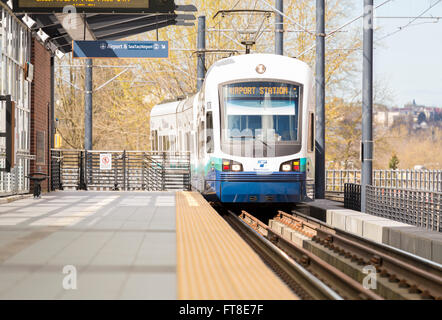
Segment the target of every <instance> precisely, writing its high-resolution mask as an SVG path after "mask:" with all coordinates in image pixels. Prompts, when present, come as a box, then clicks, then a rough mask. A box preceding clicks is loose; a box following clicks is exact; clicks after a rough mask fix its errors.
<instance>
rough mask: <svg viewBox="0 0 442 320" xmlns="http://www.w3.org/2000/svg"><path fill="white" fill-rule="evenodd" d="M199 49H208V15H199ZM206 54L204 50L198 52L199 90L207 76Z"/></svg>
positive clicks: (197, 84)
mask: <svg viewBox="0 0 442 320" xmlns="http://www.w3.org/2000/svg"><path fill="white" fill-rule="evenodd" d="M197 50H198V51H203V50H206V16H199V17H198V39H197ZM205 65H206V54H205V53H204V52H199V53H198V64H197V81H196V89H197V90H198V91H199V90H200V89H201V87H202V86H203V82H204V77H205V76H206V66H205Z"/></svg>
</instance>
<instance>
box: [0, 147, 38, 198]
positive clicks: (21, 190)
mask: <svg viewBox="0 0 442 320" xmlns="http://www.w3.org/2000/svg"><path fill="white" fill-rule="evenodd" d="M5 157H6V155H5V153H4V151H3V150H0V168H4V167H5V162H6V159H5ZM33 158H34V156H32V155H30V154H28V153H26V152H20V151H19V152H17V155H16V163H15V166H14V168H12V170H11V172H9V173H7V172H0V197H5V196H11V195H17V194H25V193H29V186H30V182H29V179H28V178H26V176H27V175H28V174H29V168H30V160H31V159H33Z"/></svg>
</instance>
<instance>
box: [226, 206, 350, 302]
mask: <svg viewBox="0 0 442 320" xmlns="http://www.w3.org/2000/svg"><path fill="white" fill-rule="evenodd" d="M224 218H225V219H226V221H227V222H228V223H229V224H230V225H231V226H232V227H234V229H235V230H236V231H237V232H238V233H239V234H240V235H241V236H242V237H243V238H244V239H245V240H246V241H247V242H248V243H249V244H251V245H252V247H253V248H254V249H255V251H257V253H258V254H259V255H260V256H261V258H263V259H264V260H265V261H266V262H267V263H268V264H269V265H270V267H272V269H273V270H274V271H275V272H276V273H278V274H279V275H280V277H281V278H282V279H283V280H285V282H286V283H287V284H288V285H289V287H290V288H291V289H292V290H293V291H294V292H295V294H297V295H298V296H299V297H300V298H304V299H319V300H342V299H343V298H342V297H341V296H340V295H338V294H337V293H336V292H334V291H333V290H332V289H330V288H329V287H328V286H326V285H325V284H324V283H323V282H322V281H320V280H319V279H318V278H317V277H316V276H314V275H313V274H311V273H310V272H309V271H307V270H306V269H305V268H304V267H303V266H301V265H300V264H298V263H297V262H296V261H294V260H293V259H292V258H291V257H290V256H289V255H287V253H285V252H284V251H283V250H281V249H280V248H278V247H277V246H275V245H274V244H273V243H271V242H270V241H269V240H268V239H266V238H265V237H264V236H263V235H261V234H260V233H258V232H257V231H256V230H254V229H253V228H252V227H251V226H250V225H248V224H247V223H246V222H244V221H243V220H242V219H240V218H239V217H238V216H236V214H235V213H233V212H232V211H230V210H227V215H225V216H224Z"/></svg>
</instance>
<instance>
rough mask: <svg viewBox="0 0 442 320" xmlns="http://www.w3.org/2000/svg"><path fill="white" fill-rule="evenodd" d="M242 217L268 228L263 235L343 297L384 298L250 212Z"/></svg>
mask: <svg viewBox="0 0 442 320" xmlns="http://www.w3.org/2000/svg"><path fill="white" fill-rule="evenodd" d="M240 218H241V219H242V220H244V221H243V222H244V223H246V224H248V225H249V227H251V228H253V229H254V230H255V231H257V232H260V231H261V230H266V231H265V232H262V231H261V232H260V233H261V235H262V236H264V237H266V238H267V239H268V240H270V242H272V243H273V244H274V245H276V246H277V247H278V248H279V249H281V250H282V251H283V252H285V253H286V254H288V255H289V256H290V257H291V258H293V259H295V261H296V262H298V263H300V264H301V265H302V267H304V268H305V269H306V270H308V271H309V272H311V273H312V274H313V275H315V276H316V277H318V278H319V279H320V280H321V281H322V282H323V283H325V284H326V285H327V286H328V287H330V288H331V289H332V290H334V291H335V292H336V293H338V294H339V295H340V296H342V297H343V298H345V299H350V300H360V299H362V300H383V298H382V297H381V296H380V295H377V294H375V293H374V292H372V291H370V290H368V289H365V288H364V287H363V286H362V285H361V284H360V283H359V282H358V281H356V280H354V279H353V278H351V277H350V276H348V275H346V274H345V273H344V272H342V271H340V270H339V269H337V268H335V267H334V266H332V265H331V264H329V263H327V262H326V261H324V260H322V259H321V258H319V257H317V256H316V255H315V254H313V253H312V252H310V251H308V250H306V249H304V248H302V247H298V246H296V245H294V244H293V243H292V242H290V241H288V240H286V239H285V238H284V237H282V236H281V235H279V234H277V233H276V232H274V231H273V230H271V229H270V228H269V227H268V226H267V225H266V224H264V223H263V222H261V221H260V220H259V219H257V218H255V217H254V216H253V215H251V214H250V213H248V212H246V211H242V213H241V215H240ZM302 227H303V228H306V229H308V230H314V228H315V226H314V225H312V224H310V223H308V222H306V223H302Z"/></svg>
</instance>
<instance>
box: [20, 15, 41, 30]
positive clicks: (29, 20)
mask: <svg viewBox="0 0 442 320" xmlns="http://www.w3.org/2000/svg"><path fill="white" fill-rule="evenodd" d="M22 20H23V22H24V23H25V24H26V25H27V26H28V28H29V29H31V28H32V27H33V26H34V25H35V24H36V23H37V22H36V21H35V20H34V19H32V18H31V17H30V16H28V15H27V14H25V16H24V17H23V18H22Z"/></svg>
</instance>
